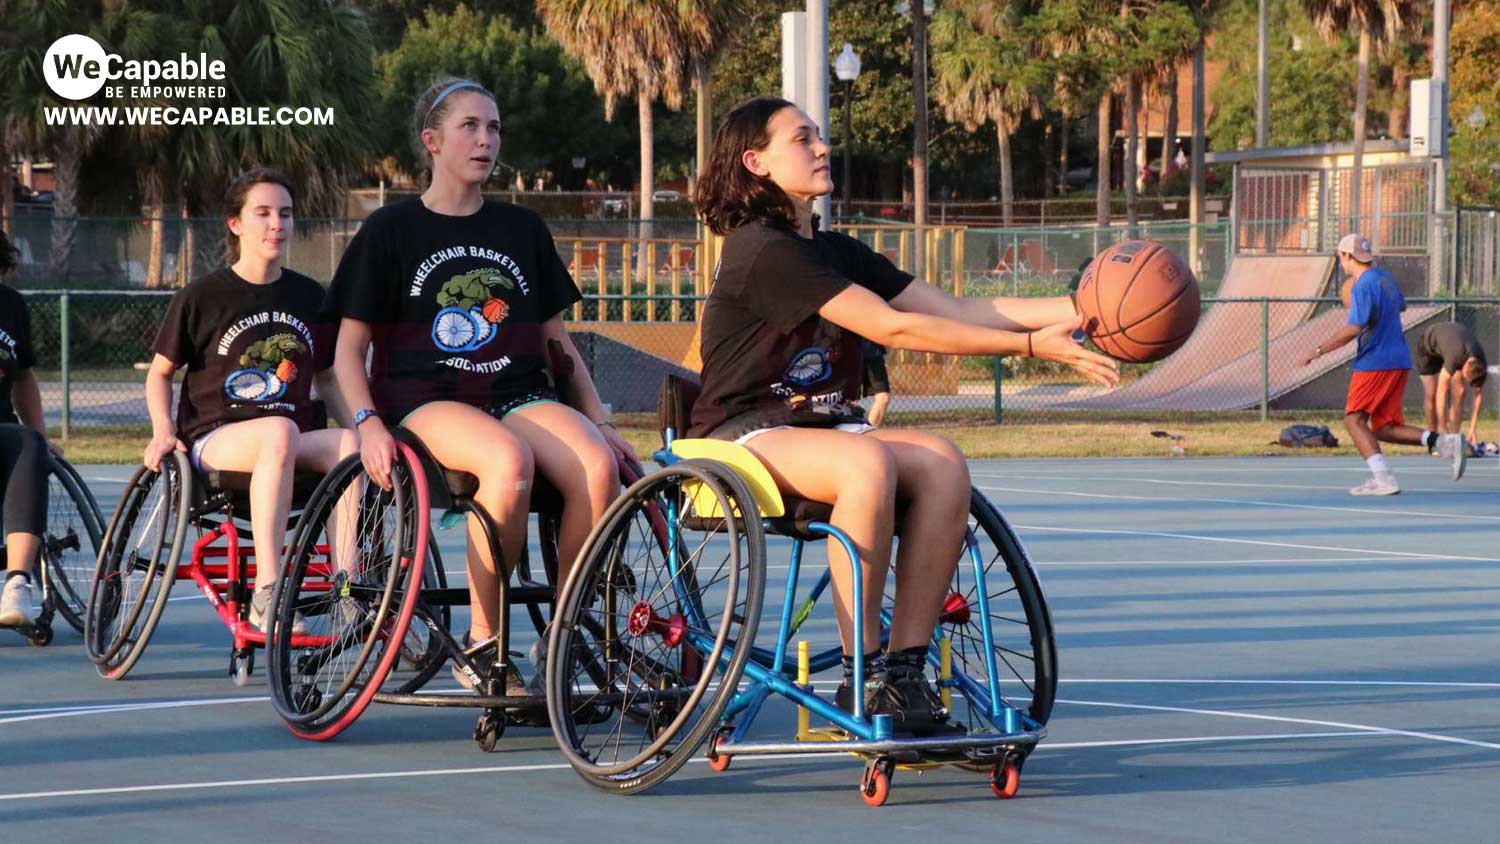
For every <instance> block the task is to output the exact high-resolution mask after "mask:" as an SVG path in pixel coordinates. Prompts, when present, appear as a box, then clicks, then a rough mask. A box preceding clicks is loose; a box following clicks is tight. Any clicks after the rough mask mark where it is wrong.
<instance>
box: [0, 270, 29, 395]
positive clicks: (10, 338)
mask: <svg viewBox="0 0 1500 844" xmlns="http://www.w3.org/2000/svg"><path fill="white" fill-rule="evenodd" d="M33 366H36V354H35V350H33V349H32V348H31V312H30V311H28V310H27V309H26V300H25V299H24V298H23V297H22V296H21V294H20V293H18V292H17V291H15V290H12V289H10V288H9V287H6V286H5V285H3V284H0V424H11V425H15V424H17V423H19V421H20V420H19V419H17V418H16V409H15V406H14V405H12V404H11V397H10V391H11V388H12V387H14V386H15V383H16V375H17V374H18V373H19V372H20V371H21V370H23V369H30V368H32V367H33Z"/></svg>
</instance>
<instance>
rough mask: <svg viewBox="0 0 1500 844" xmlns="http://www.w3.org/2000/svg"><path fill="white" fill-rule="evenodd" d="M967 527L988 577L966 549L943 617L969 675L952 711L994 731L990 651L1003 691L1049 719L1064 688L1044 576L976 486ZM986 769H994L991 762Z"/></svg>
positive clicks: (956, 660) (974, 726)
mask: <svg viewBox="0 0 1500 844" xmlns="http://www.w3.org/2000/svg"><path fill="white" fill-rule="evenodd" d="M968 530H969V534H970V535H971V536H972V537H973V538H974V540H975V542H976V544H977V546H978V550H979V557H980V561H981V563H982V567H983V570H984V579H983V582H982V583H979V582H976V580H975V577H974V566H973V562H972V561H971V559H970V557H969V553H968V551H967V549H965V550H963V551H962V552H961V557H960V559H959V564H958V570H957V571H956V572H955V573H954V576H953V586H952V589H951V590H950V592H949V593H948V598H947V601H946V602H945V603H944V606H943V613H942V615H941V616H940V617H939V627H940V630H941V632H942V635H945V636H947V637H948V639H949V640H950V642H951V643H952V644H951V647H952V653H953V672H954V674H955V676H956V675H957V674H959V673H960V672H961V673H962V674H964V675H965V677H966V678H967V679H966V680H962V681H960V682H959V685H958V687H956V688H954V689H953V703H952V712H953V716H952V717H953V718H954V719H955V720H956V721H957V723H961V724H965V725H967V726H968V728H969V731H970V732H971V733H978V732H992V731H993V725H991V724H990V721H989V719H988V718H987V717H986V715H987V711H988V702H989V696H990V694H992V692H993V690H992V689H991V687H990V682H989V674H988V663H987V657H986V654H990V655H992V657H993V660H994V665H995V673H996V679H997V680H998V682H999V692H1000V694H1002V695H1003V696H1005V697H1006V698H1007V699H1008V700H1009V701H1010V702H1011V703H1012V705H1014V706H1015V707H1016V708H1017V709H1020V710H1021V711H1022V712H1024V713H1026V714H1027V715H1029V716H1030V717H1031V719H1032V720H1034V721H1036V722H1037V723H1038V724H1045V723H1047V719H1048V718H1049V717H1050V716H1051V714H1052V704H1053V701H1054V700H1055V699H1056V695H1057V652H1056V648H1055V646H1054V644H1053V634H1052V616H1051V614H1050V613H1049V612H1048V610H1047V603H1046V600H1045V598H1044V596H1043V595H1042V587H1041V583H1040V581H1038V580H1037V576H1036V572H1035V571H1034V570H1033V569H1032V566H1031V561H1030V559H1029V558H1028V557H1027V556H1026V549H1025V546H1024V545H1022V544H1021V540H1020V538H1019V537H1017V536H1016V533H1015V531H1014V530H1012V529H1011V526H1010V524H1009V523H1008V522H1006V521H1005V517H1004V516H1003V515H1001V513H1000V511H999V509H997V508H996V507H995V505H994V504H993V503H992V502H991V501H990V500H989V499H988V498H986V497H985V496H984V494H983V493H981V492H980V491H979V490H977V489H976V490H974V491H973V493H972V495H971V498H970V503H969V523H968ZM981 588H983V590H984V594H985V596H986V598H987V603H988V611H989V612H988V615H989V621H990V631H991V645H990V646H989V647H988V648H986V646H985V641H984V635H983V628H982V627H981V626H980V618H981V617H982V615H983V614H984V610H983V609H982V608H981V603H980V600H979V596H980V589H981ZM968 683H972V684H973V685H972V686H969V685H967V684H968ZM984 768H985V770H988V768H989V766H988V764H986V765H985V766H984Z"/></svg>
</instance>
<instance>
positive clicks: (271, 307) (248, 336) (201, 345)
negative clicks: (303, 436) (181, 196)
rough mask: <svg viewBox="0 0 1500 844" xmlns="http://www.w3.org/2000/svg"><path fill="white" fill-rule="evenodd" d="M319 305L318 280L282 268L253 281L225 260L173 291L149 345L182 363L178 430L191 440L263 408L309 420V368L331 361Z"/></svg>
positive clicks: (306, 423)
mask: <svg viewBox="0 0 1500 844" xmlns="http://www.w3.org/2000/svg"><path fill="white" fill-rule="evenodd" d="M322 306H323V286H322V285H320V284H318V283H317V282H316V281H313V280H312V279H310V278H308V277H307V276H305V275H302V274H300V273H295V272H292V271H291V270H287V269H283V270H282V271H281V277H280V278H278V279H276V280H275V281H273V282H271V283H269V284H252V283H251V282H248V281H246V280H244V279H243V278H240V277H239V276H238V275H236V274H235V272H234V271H233V270H231V269H229V268H227V267H225V268H223V269H219V270H215V271H213V272H211V273H209V274H208V275H206V276H204V277H202V278H200V279H198V280H197V281H194V282H193V283H192V284H189V285H188V286H187V287H184V288H183V289H182V290H181V291H179V292H178V293H177V295H176V296H174V297H172V304H171V306H170V307H168V308H167V317H166V320H164V321H163V322H162V324H161V330H160V331H159V332H157V335H156V342H155V343H154V344H153V345H152V351H154V352H156V353H157V354H159V355H161V356H163V357H165V358H166V359H167V360H170V361H171V362H172V363H174V364H176V365H177V366H178V367H186V368H187V373H186V374H185V375H184V376H183V379H182V392H181V395H180V396H179V398H178V400H177V434H178V436H180V437H182V438H183V439H184V440H193V439H196V438H197V437H199V436H202V435H203V434H206V433H208V432H209V431H212V430H213V429H214V428H217V427H219V426H220V425H225V424H228V423H230V422H240V421H243V420H246V419H258V418H260V417H262V416H286V417H289V418H291V419H293V420H294V421H296V423H297V427H298V428H300V429H302V430H307V429H308V428H310V427H311V426H312V420H313V412H312V399H311V390H312V381H313V375H314V374H315V373H316V372H318V371H319V370H322V369H326V368H328V366H329V364H331V363H332V362H333V360H332V352H333V344H332V342H331V341H332V332H331V331H330V330H328V328H327V327H326V326H325V325H322V324H320V323H319V319H320V315H321V313H322V309H323V308H322Z"/></svg>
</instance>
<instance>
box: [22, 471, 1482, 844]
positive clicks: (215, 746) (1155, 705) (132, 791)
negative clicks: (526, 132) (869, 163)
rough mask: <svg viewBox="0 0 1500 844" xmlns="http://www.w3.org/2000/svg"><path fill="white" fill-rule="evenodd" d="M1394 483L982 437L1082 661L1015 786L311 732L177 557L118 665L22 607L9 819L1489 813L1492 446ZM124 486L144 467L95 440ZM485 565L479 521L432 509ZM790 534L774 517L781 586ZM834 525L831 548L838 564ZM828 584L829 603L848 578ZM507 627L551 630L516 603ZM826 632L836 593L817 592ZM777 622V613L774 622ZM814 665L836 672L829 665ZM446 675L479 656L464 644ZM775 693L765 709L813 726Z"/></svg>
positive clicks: (573, 823)
mask: <svg viewBox="0 0 1500 844" xmlns="http://www.w3.org/2000/svg"><path fill="white" fill-rule="evenodd" d="M1392 466H1393V468H1394V470H1395V472H1396V473H1397V476H1398V477H1399V478H1400V480H1401V483H1402V488H1403V492H1402V494H1401V495H1399V496H1395V497H1392V498H1386V499H1368V498H1364V499H1361V498H1353V497H1351V496H1349V495H1348V494H1347V489H1348V487H1350V486H1353V485H1355V484H1357V483H1359V482H1360V481H1361V480H1362V479H1363V473H1364V472H1365V469H1364V467H1363V466H1362V464H1361V463H1360V462H1359V461H1358V460H1356V459H1353V458H1337V459H1333V458H1321V457H1311V458H1289V457H1279V458H1233V459H1228V458H1226V459H1175V460H1167V459H1162V460H1154V459H1141V460H1061V459H1057V460H1003V461H1002V460H986V461H974V462H973V463H972V464H971V469H972V472H973V476H974V480H975V483H976V485H978V486H980V487H981V488H983V489H984V490H985V491H986V492H987V493H988V494H989V495H990V497H991V498H992V499H994V500H995V501H996V502H997V503H998V504H999V505H1000V507H1001V509H1002V510H1003V511H1004V512H1005V514H1006V515H1007V517H1008V518H1009V519H1010V520H1011V522H1012V523H1013V525H1014V526H1015V527H1016V529H1017V531H1018V532H1019V533H1020V535H1021V536H1022V538H1023V539H1024V540H1025V542H1026V544H1027V547H1028V550H1029V551H1030V555H1031V558H1032V560H1033V562H1034V563H1035V564H1036V567H1037V570H1038V572H1039V573H1040V576H1041V578H1042V582H1043V585H1044V586H1045V588H1046V594H1047V598H1048V601H1049V604H1050V607H1051V610H1052V615H1053V620H1054V623H1055V626H1056V633H1057V647H1058V653H1059V665H1060V672H1061V682H1060V684H1059V689H1058V696H1059V702H1058V704H1057V707H1056V709H1055V710H1054V713H1053V716H1052V720H1051V722H1050V723H1049V726H1048V730H1049V736H1048V738H1047V739H1046V740H1045V741H1044V742H1043V743H1042V744H1041V746H1040V747H1039V748H1038V749H1037V751H1036V752H1035V753H1034V754H1033V755H1032V756H1031V758H1030V759H1029V760H1028V762H1027V764H1026V768H1025V772H1024V775H1023V778H1022V783H1021V791H1020V794H1019V795H1018V796H1017V798H1016V799H1014V800H1011V801H1000V800H996V799H994V798H993V797H992V796H991V795H990V791H989V788H988V783H987V780H986V778H985V777H984V776H982V775H979V774H975V773H969V772H965V771H961V770H958V769H956V768H951V767H950V768H942V769H938V770H934V771H929V772H926V773H920V774H919V773H917V772H910V771H900V772H898V773H897V775H896V777H895V782H894V788H893V790H892V794H891V798H890V802H889V803H888V804H887V805H886V806H884V807H882V808H879V809H871V808H868V807H866V806H865V805H864V804H863V803H862V802H861V801H860V799H859V796H858V794H857V793H856V784H857V783H858V780H859V773H860V763H859V762H858V761H856V760H854V759H850V758H846V757H827V756H824V757H811V758H800V759H791V758H759V759H757V758H749V757H746V758H741V759H737V760H736V761H735V763H734V765H733V767H731V768H730V770H729V771H727V772H725V773H722V774H715V773H713V772H712V771H710V770H709V768H708V766H707V765H706V764H703V763H702V761H701V760H699V761H695V762H694V763H691V764H689V765H687V766H686V767H685V768H684V769H683V771H682V772H680V773H679V774H678V775H677V776H676V777H675V778H673V779H672V780H670V781H669V782H668V783H666V784H665V785H663V786H661V787H659V788H657V789H656V790H654V791H651V792H649V793H647V794H645V795H640V796H635V797H614V796H608V795H605V794H603V793H601V792H598V791H595V790H593V789H592V788H590V787H588V786H587V785H585V784H584V783H583V782H582V781H581V780H580V779H579V778H578V777H577V776H575V775H574V773H573V772H572V771H571V770H570V769H569V768H568V766H567V764H566V763H565V762H564V761H563V759H562V757H561V755H560V754H559V753H558V751H557V750H556V748H555V745H554V742H553V739H552V736H551V733H550V732H547V731H545V730H537V729H526V728H518V727H513V728H511V729H510V730H509V731H508V732H507V733H506V735H505V737H504V738H503V739H502V740H501V742H500V745H499V748H498V750H497V752H495V753H492V754H485V753H482V752H480V751H479V750H478V748H477V747H476V745H475V743H474V742H473V741H472V740H471V739H470V732H471V730H472V728H473V723H474V718H475V715H476V714H477V712H476V711H474V710H463V709H457V710H454V709H427V708H405V707H390V706H380V705H376V706H373V707H372V708H371V709H370V710H369V711H367V712H366V713H365V714H364V716H363V717H362V718H361V719H360V721H359V722H358V723H357V724H355V725H354V726H353V727H352V728H350V729H349V730H348V731H347V732H346V733H344V734H343V735H341V736H340V737H339V738H338V739H336V740H335V741H333V742H330V743H326V744H311V743H306V742H301V741H299V740H297V739H295V738H294V737H293V736H292V735H291V734H290V733H289V732H288V731H287V730H286V729H285V727H284V726H283V725H282V723H281V721H280V720H279V719H278V718H277V716H276V714H275V712H274V711H273V710H272V708H271V705H270V703H269V702H268V700H267V687H266V683H265V678H264V675H263V673H262V672H261V669H260V667H259V666H258V668H257V674H256V675H255V676H254V677H252V678H251V681H250V684H249V685H248V686H246V687H244V688H236V687H234V686H233V685H231V684H230V682H229V678H228V676H227V669H228V664H229V647H228V638H227V634H226V633H225V631H224V629H223V626H222V625H221V623H220V622H219V621H218V619H217V617H216V616H214V614H213V613H212V612H211V611H210V610H209V608H208V606H207V602H206V601H204V600H203V598H202V597H201V596H200V595H198V594H197V593H196V592H195V591H192V590H191V588H190V586H188V585H186V584H179V586H178V588H177V590H176V591H174V592H173V597H172V603H171V604H170V605H169V606H168V609H167V612H166V615H165V617H164V619H163V622H162V625H161V627H160V628H158V630H157V633H156V635H155V637H154V638H153V640H152V642H151V645H150V648H149V650H148V652H147V653H146V655H145V656H144V658H143V659H142V661H141V663H140V664H139V665H138V666H137V667H136V669H135V671H134V672H133V673H131V675H130V677H129V678H128V679H126V680H124V681H122V682H118V683H110V682H106V681H104V680H101V679H99V678H98V677H97V676H96V675H95V673H94V671H93V667H92V666H91V665H90V663H89V662H88V658H87V656H86V655H85V652H84V648H83V644H82V641H81V637H79V636H78V635H77V634H76V633H74V632H72V631H71V630H70V629H69V628H67V627H66V626H65V625H61V624H59V627H58V632H57V638H56V640H55V641H54V642H53V644H52V645H51V646H50V647H47V648H34V647H31V646H29V645H28V644H27V643H26V642H25V641H24V640H23V639H21V638H20V637H18V636H15V635H14V634H11V633H0V671H3V672H4V677H5V681H4V683H3V685H0V689H3V691H0V695H3V696H4V697H3V699H0V764H3V765H4V768H5V771H6V777H5V781H4V784H3V785H0V829H4V830H5V834H6V836H7V838H8V839H10V840H24V839H28V838H29V839H38V840H40V839H43V838H45V839H52V840H99V839H101V838H109V839H111V840H152V841H198V840H203V839H205V838H208V837H210V836H211V837H212V838H214V839H215V840H219V841H226V842H229V841H256V842H264V841H266V840H273V841H283V840H303V839H306V840H321V841H382V840H394V839H398V838H412V837H415V836H418V835H420V836H423V837H424V838H429V839H438V840H441V839H450V840H451V839H452V838H454V837H456V836H465V837H473V838H477V839H478V840H494V839H497V838H499V837H501V836H519V837H520V838H522V839H523V840H535V839H537V838H540V837H542V836H546V837H548V838H549V839H551V840H560V841H573V840H598V839H600V838H602V837H606V836H618V837H627V836H628V837H640V836H645V835H656V836H660V835H670V836H674V837H676V838H678V839H681V840H692V841H698V840H707V839H713V840H722V841H729V840H751V839H764V838H766V837H768V836H777V837H785V836H787V835H795V836H797V837H799V838H804V837H805V838H811V837H813V836H830V837H831V836H838V837H841V838H848V837H853V836H858V837H859V838H862V839H865V840H869V841H907V840H911V838H912V837H913V835H917V836H921V837H929V836H931V835H933V834H939V835H952V836H960V835H963V836H971V835H972V836H983V837H984V838H985V839H992V838H1004V839H1005V840H1014V841H1051V842H1057V841H1068V842H1088V841H1153V842H1157V841H1256V842H1260V841H1265V840H1278V839H1281V840H1320V841H1330V842H1343V841H1348V842H1353V841H1361V842H1363V841H1370V840H1434V839H1439V838H1442V839H1447V840H1455V841H1479V840H1490V839H1492V838H1493V836H1494V827H1493V819H1492V815H1493V813H1492V811H1491V810H1487V809H1484V808H1483V807H1484V806H1487V805H1491V803H1490V800H1492V799H1493V794H1494V792H1495V789H1496V787H1497V786H1500V672H1497V671H1496V668H1497V666H1500V657H1497V656H1496V654H1497V652H1500V647H1497V646H1500V507H1497V506H1496V505H1497V502H1500V461H1494V460H1487V461H1481V460H1476V461H1473V462H1471V463H1470V466H1469V472H1468V474H1467V476H1466V477H1465V478H1464V479H1463V480H1462V481H1461V482H1458V483H1454V482H1452V481H1451V480H1449V478H1448V475H1447V467H1446V465H1445V464H1444V463H1442V462H1440V461H1437V460H1433V459H1430V458H1425V457H1419V456H1415V455H1411V454H1402V455H1399V456H1396V457H1394V458H1393V459H1392ZM80 470H81V472H82V474H83V475H84V477H85V478H86V479H87V480H88V481H89V483H90V486H91V487H92V489H93V490H94V492H95V494H96V495H97V496H98V497H99V501H100V505H101V507H102V508H103V509H104V510H105V511H106V515H108V512H109V511H110V510H111V509H112V508H113V506H114V503H115V501H116V499H117V498H118V495H119V492H120V489H121V486H122V483H123V481H124V480H125V479H126V478H127V477H128V475H129V473H130V471H131V468H130V467H121V466H84V467H80ZM439 537H440V539H441V540H442V543H441V544H442V551H443V556H444V560H445V563H446V566H447V568H448V569H449V571H450V577H453V578H454V579H461V578H462V570H463V564H462V547H463V546H462V543H463V534H462V530H461V529H454V530H449V531H446V532H443V533H441V534H439ZM788 549H789V546H788V545H787V544H786V543H785V542H778V541H777V540H775V539H772V540H771V543H770V558H769V560H770V563H769V564H770V566H771V567H772V569H773V571H772V573H771V574H772V576H771V577H770V578H769V579H768V585H767V594H766V606H767V607H773V606H776V605H777V604H778V603H779V598H778V595H779V591H780V585H779V579H778V578H777V577H776V576H775V574H776V571H775V570H776V569H777V568H780V569H781V570H782V571H784V570H785V569H784V567H785V565H786V563H787V556H788ZM821 558H822V554H821V552H818V553H815V554H814V555H813V558H812V560H811V562H813V563H814V564H815V565H814V569H815V570H816V568H817V567H818V566H820V565H821ZM825 609H826V607H825ZM515 629H516V631H517V641H516V645H517V646H519V647H520V648H521V649H523V650H524V648H525V646H526V645H527V644H529V640H530V638H531V637H532V634H531V632H530V629H529V626H528V625H527V624H526V623H525V622H524V621H523V620H522V619H521V617H520V616H519V615H518V616H517V620H516V626H515ZM805 630H806V636H807V637H808V638H809V639H811V640H813V643H814V644H815V645H820V646H827V645H828V644H829V643H831V642H832V641H833V623H832V618H831V614H829V615H828V616H827V617H822V618H820V619H817V620H815V622H809V624H808V626H807V627H806V628H805ZM762 635H763V636H770V635H771V634H770V633H769V632H767V631H766V629H765V626H764V625H763V627H762ZM815 679H817V680H819V681H820V687H821V688H826V689H827V690H828V691H829V693H830V694H831V693H832V688H833V686H835V685H836V684H837V677H836V676H835V674H834V673H833V672H829V673H828V674H825V675H824V676H823V677H821V678H815ZM434 686H436V687H439V688H456V684H455V683H454V682H453V681H452V680H451V679H450V678H448V677H447V676H446V674H441V675H439V678H438V680H436V681H434ZM794 720H795V716H794V712H793V710H792V709H791V708H790V707H789V706H787V705H785V704H779V703H776V702H773V703H771V704H768V711H767V715H766V716H763V717H762V719H761V721H759V722H758V725H760V726H761V732H762V733H763V734H765V735H764V737H767V738H769V737H775V736H774V735H773V734H771V732H770V731H771V730H772V729H776V730H782V731H784V732H783V735H786V734H790V732H791V731H792V730H793V728H794Z"/></svg>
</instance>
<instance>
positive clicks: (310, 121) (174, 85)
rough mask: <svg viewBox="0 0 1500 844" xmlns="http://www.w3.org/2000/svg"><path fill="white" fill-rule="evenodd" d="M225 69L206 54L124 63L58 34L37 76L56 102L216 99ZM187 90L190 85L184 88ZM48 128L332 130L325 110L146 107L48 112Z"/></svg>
mask: <svg viewBox="0 0 1500 844" xmlns="http://www.w3.org/2000/svg"><path fill="white" fill-rule="evenodd" d="M225 70H226V68H225V64H224V62H223V61H222V60H220V59H209V57H208V55H207V54H205V53H199V54H198V56H197V57H196V58H195V57H193V56H189V55H187V54H186V53H183V54H180V55H179V56H178V57H177V58H175V59H168V60H166V61H158V60H156V59H126V58H125V57H123V56H119V55H116V54H114V53H108V52H105V50H104V48H103V47H102V46H100V44H99V42H98V41H95V40H94V39H92V38H90V37H89V36H87V35H77V34H75V35H64V36H63V37H61V38H59V39H57V40H56V41H55V42H53V44H52V46H51V47H48V48H47V54H46V56H44V57H43V60H42V75H43V77H45V79H46V81H47V87H49V88H51V89H52V91H53V93H55V94H57V95H58V96H59V97H63V98H65V99H69V100H85V99H88V98H89V97H92V96H94V95H95V94H97V93H99V91H100V90H101V89H102V90H103V91H104V96H105V97H106V98H109V99H136V100H169V101H170V100H174V99H175V100H181V99H185V100H208V99H216V98H217V99H222V98H224V97H225V96H226V92H227V86H225V85H221V84H213V83H217V82H223V81H224V80H225V78H226V73H225ZM184 83H188V84H184ZM44 112H45V117H46V121H47V125H49V126H115V125H129V126H332V125H334V114H333V109H331V108H318V107H308V106H297V107H293V106H266V105H257V106H228V107H225V106H207V105H199V104H192V105H171V104H168V105H155V104H153V105H149V106H127V107H124V108H116V107H113V106H64V107H54V106H48V107H46V108H45V109H44Z"/></svg>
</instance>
